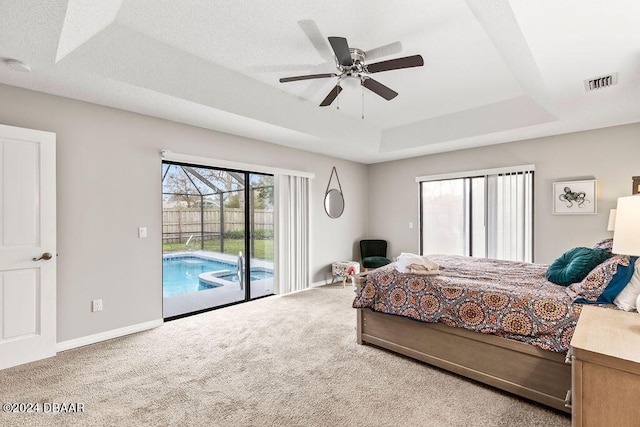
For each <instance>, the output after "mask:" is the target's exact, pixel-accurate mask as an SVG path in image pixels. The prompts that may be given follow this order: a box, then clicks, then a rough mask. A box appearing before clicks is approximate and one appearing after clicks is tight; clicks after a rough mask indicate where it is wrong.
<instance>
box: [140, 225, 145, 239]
mask: <svg viewBox="0 0 640 427" xmlns="http://www.w3.org/2000/svg"><path fill="white" fill-rule="evenodd" d="M138 238H139V239H146V238H147V227H140V228H138Z"/></svg>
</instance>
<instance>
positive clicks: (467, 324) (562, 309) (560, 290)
mask: <svg viewBox="0 0 640 427" xmlns="http://www.w3.org/2000/svg"><path fill="white" fill-rule="evenodd" d="M429 259H431V260H433V261H435V262H436V263H437V264H439V265H440V271H439V273H438V274H437V275H420V274H405V273H400V272H398V271H397V270H396V269H395V263H392V264H389V265H387V266H385V267H382V268H379V269H377V270H374V271H372V272H370V273H369V274H368V275H367V280H366V283H365V285H364V286H363V287H362V289H361V290H360V291H358V292H357V295H356V298H355V300H354V301H353V307H354V308H370V309H373V310H375V311H379V312H383V313H389V314H395V315H399V316H405V317H408V318H411V319H416V320H420V321H423V322H441V323H444V324H446V325H449V326H453V327H459V328H465V329H469V330H472V331H477V332H482V333H487V334H494V335H498V336H501V337H505V338H510V339H514V340H518V341H522V342H525V343H528V344H531V345H534V346H536V347H540V348H543V349H545V350H550V351H555V352H566V351H568V349H569V343H570V341H571V336H572V335H573V331H574V329H575V325H576V323H577V321H578V317H579V316H580V311H581V309H582V305H581V304H573V303H572V302H571V300H572V299H571V297H570V296H569V295H568V294H567V293H566V292H565V289H564V287H562V286H559V285H556V284H553V283H551V282H549V281H547V280H546V279H545V272H546V269H547V266H546V265H542V264H529V263H522V262H513V261H499V260H490V259H483V258H471V257H462V256H445V255H432V256H430V257H429Z"/></svg>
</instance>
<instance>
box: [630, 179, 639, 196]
mask: <svg viewBox="0 0 640 427" xmlns="http://www.w3.org/2000/svg"><path fill="white" fill-rule="evenodd" d="M631 194H640V176H634V177H633V188H632V189H631Z"/></svg>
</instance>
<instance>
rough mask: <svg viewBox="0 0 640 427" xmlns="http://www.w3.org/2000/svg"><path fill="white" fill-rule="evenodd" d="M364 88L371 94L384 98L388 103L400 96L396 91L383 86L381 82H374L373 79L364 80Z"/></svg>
mask: <svg viewBox="0 0 640 427" xmlns="http://www.w3.org/2000/svg"><path fill="white" fill-rule="evenodd" d="M362 86H364V87H366V88H367V89H369V90H370V91H371V92H374V93H376V94H378V95H380V96H381V97H383V98H384V99H386V100H387V101H390V100H392V99H393V98H395V97H396V96H398V92H396V91H395V90H392V89H389V88H388V87H386V86H385V85H383V84H382V83H380V82H379V81H377V80H373V79H372V78H366V79H364V80H363V81H362Z"/></svg>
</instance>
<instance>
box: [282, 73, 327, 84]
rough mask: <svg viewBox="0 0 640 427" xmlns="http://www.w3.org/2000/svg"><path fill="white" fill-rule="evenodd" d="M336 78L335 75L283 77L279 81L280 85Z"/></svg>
mask: <svg viewBox="0 0 640 427" xmlns="http://www.w3.org/2000/svg"><path fill="white" fill-rule="evenodd" d="M336 76H337V74H335V73H325V74H307V75H306V76H294V77H283V78H281V79H280V83H287V82H297V81H298V80H310V79H324V78H327V77H336Z"/></svg>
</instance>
